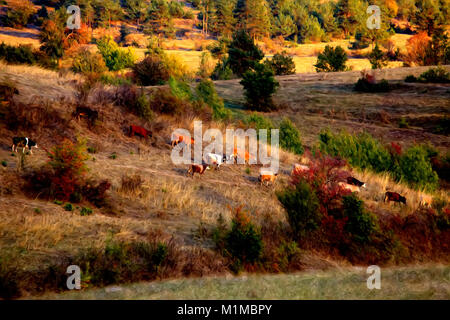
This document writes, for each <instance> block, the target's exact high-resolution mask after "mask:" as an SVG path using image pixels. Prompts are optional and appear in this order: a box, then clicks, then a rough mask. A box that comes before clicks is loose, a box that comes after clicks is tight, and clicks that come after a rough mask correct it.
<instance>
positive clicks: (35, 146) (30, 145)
mask: <svg viewBox="0 0 450 320" xmlns="http://www.w3.org/2000/svg"><path fill="white" fill-rule="evenodd" d="M28 147H29V148H30V149H31V148H36V149H38V145H37V143H36V142H35V141H33V140H28Z"/></svg>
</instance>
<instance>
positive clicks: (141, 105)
mask: <svg viewBox="0 0 450 320" xmlns="http://www.w3.org/2000/svg"><path fill="white" fill-rule="evenodd" d="M136 112H137V114H138V115H139V116H140V117H141V118H143V119H145V120H147V121H152V120H153V117H154V115H153V111H152V109H151V107H150V99H149V98H148V97H147V95H146V94H145V93H143V94H141V95H140V96H139V98H138V99H137V101H136Z"/></svg>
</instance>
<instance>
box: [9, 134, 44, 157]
mask: <svg viewBox="0 0 450 320" xmlns="http://www.w3.org/2000/svg"><path fill="white" fill-rule="evenodd" d="M12 141H13V144H12V147H11V149H12V151H13V152H17V148H23V149H22V152H25V148H27V147H28V150H30V153H31V154H33V151H32V150H31V148H36V149H37V148H38V145H37V143H36V142H35V141H33V140H31V139H29V138H27V137H14V138H13V139H12Z"/></svg>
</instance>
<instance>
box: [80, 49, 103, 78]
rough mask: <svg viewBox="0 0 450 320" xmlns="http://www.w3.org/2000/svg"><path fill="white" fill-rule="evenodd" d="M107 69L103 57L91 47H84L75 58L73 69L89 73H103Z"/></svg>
mask: <svg viewBox="0 0 450 320" xmlns="http://www.w3.org/2000/svg"><path fill="white" fill-rule="evenodd" d="M106 70H107V68H106V65H105V61H104V60H103V57H102V56H101V55H100V54H99V53H97V52H92V51H90V50H89V49H82V50H80V51H79V52H78V54H77V55H76V56H75V57H74V58H73V61H72V71H73V72H75V73H81V74H89V73H102V72H105V71H106Z"/></svg>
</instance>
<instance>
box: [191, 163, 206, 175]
mask: <svg viewBox="0 0 450 320" xmlns="http://www.w3.org/2000/svg"><path fill="white" fill-rule="evenodd" d="M206 170H209V165H208V164H205V163H203V164H191V166H190V167H189V169H188V172H187V174H188V175H191V177H192V178H194V174H195V173H198V174H199V175H202V174H204V173H205V171H206Z"/></svg>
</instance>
